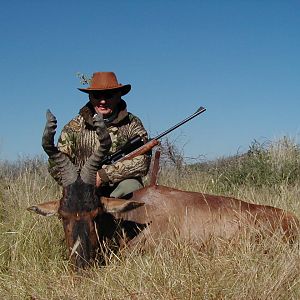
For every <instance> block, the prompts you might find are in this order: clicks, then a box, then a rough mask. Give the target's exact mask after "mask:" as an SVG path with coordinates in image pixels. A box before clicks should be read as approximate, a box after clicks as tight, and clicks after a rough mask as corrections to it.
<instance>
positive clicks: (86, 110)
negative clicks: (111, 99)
mask: <svg viewBox="0 0 300 300" xmlns="http://www.w3.org/2000/svg"><path fill="white" fill-rule="evenodd" d="M117 110H118V114H117V116H116V118H115V119H113V120H112V121H111V122H109V123H107V126H108V127H109V126H113V125H118V124H119V123H121V122H122V121H123V120H124V119H125V118H126V117H127V116H128V112H127V104H126V102H125V101H124V100H123V99H121V102H120V104H119V105H118V107H117ZM79 114H80V115H81V116H82V117H83V119H84V121H85V122H86V124H87V125H88V126H90V127H92V128H93V127H94V126H93V116H94V114H95V110H94V107H93V105H92V104H91V102H90V101H89V102H88V103H87V104H86V105H85V106H83V107H82V108H81V109H80V111H79Z"/></svg>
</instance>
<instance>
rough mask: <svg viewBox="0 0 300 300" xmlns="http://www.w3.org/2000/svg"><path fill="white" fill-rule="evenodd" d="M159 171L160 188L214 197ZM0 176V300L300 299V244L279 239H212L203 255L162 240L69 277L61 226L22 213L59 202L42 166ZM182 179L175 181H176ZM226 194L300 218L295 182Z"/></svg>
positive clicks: (198, 178) (205, 182)
mask: <svg viewBox="0 0 300 300" xmlns="http://www.w3.org/2000/svg"><path fill="white" fill-rule="evenodd" d="M186 172H187V173H186V174H182V173H181V174H176V171H174V170H164V172H162V174H161V177H160V178H161V179H160V183H161V184H164V185H169V186H173V187H176V188H180V189H184V190H193V191H202V192H207V193H215V192H217V191H216V190H214V188H213V186H214V185H213V184H212V180H213V177H212V176H210V175H208V174H206V173H199V172H195V171H186ZM4 175H5V176H1V178H2V179H1V185H0V202H1V203H0V205H1V214H0V235H1V240H0V295H1V296H0V297H1V298H2V299H297V300H298V299H300V282H299V278H300V277H299V274H300V272H299V266H300V265H299V262H300V261H299V260H300V251H299V249H300V247H299V246H300V244H299V241H297V242H296V243H295V244H294V245H287V244H286V243H284V242H282V240H281V239H280V237H276V236H274V237H269V238H266V239H264V240H262V241H261V242H260V243H253V241H252V240H251V237H246V236H244V237H243V238H242V239H240V240H237V241H235V242H234V243H229V242H228V241H214V240H212V241H211V243H209V244H207V245H205V246H204V247H202V249H201V250H199V249H197V248H196V247H193V246H191V245H189V244H188V243H186V242H184V241H181V240H177V239H172V240H170V239H167V238H163V237H162V239H161V240H160V241H157V247H156V248H155V249H154V250H153V251H152V252H148V253H144V254H141V253H137V252H136V251H133V252H132V253H127V254H126V255H123V254H122V255H121V254H120V255H119V256H112V257H111V258H110V262H109V264H108V265H107V266H106V267H101V268H99V267H97V266H92V267H91V268H90V269H89V270H88V271H86V272H84V273H82V274H80V275H78V274H74V273H72V271H71V269H70V267H69V265H68V259H67V256H66V249H65V245H64V241H63V231H62V226H61V224H60V222H59V220H57V219H56V218H42V217H39V216H36V215H33V214H30V213H29V212H27V211H26V207H28V206H29V205H32V204H33V203H37V202H42V201H47V200H52V199H55V198H58V197H59V194H60V190H59V189H58V188H57V186H56V184H55V183H54V182H53V181H52V180H51V178H50V177H49V175H48V174H47V170H45V169H44V167H43V166H39V167H38V168H36V169H34V168H33V169H30V168H27V169H26V168H25V169H22V170H20V171H19V172H15V173H14V174H13V175H12V176H8V175H7V174H4ZM179 175H180V176H179ZM228 194H230V195H233V196H236V197H238V198H241V199H246V200H248V201H250V202H255V203H264V204H271V205H274V206H277V207H282V208H284V209H287V210H289V211H292V212H294V213H295V214H296V215H297V216H298V217H300V207H299V205H300V204H299V196H300V183H299V184H294V185H293V186H289V185H287V184H286V185H285V184H281V185H278V186H274V187H269V186H268V187H255V186H247V185H244V186H235V187H233V188H232V190H230V191H228Z"/></svg>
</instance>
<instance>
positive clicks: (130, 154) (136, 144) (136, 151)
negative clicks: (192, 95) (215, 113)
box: [102, 106, 206, 165]
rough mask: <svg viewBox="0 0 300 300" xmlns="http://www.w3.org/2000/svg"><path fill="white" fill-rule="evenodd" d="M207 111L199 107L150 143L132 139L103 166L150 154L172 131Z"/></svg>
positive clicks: (106, 159) (110, 156)
mask: <svg viewBox="0 0 300 300" xmlns="http://www.w3.org/2000/svg"><path fill="white" fill-rule="evenodd" d="M205 111H206V108H204V107H202V106H201V107H199V108H198V109H197V110H196V112H194V113H193V114H192V115H190V116H189V117H187V118H186V119H184V120H183V121H181V122H179V123H178V124H176V125H174V126H173V127H171V128H169V129H168V130H166V131H164V132H162V133H161V134H159V135H157V136H156V137H155V138H153V139H150V140H149V141H148V142H146V143H144V141H143V138H142V137H140V136H136V137H134V138H132V139H130V140H129V141H128V142H127V143H126V144H125V145H124V146H123V147H122V148H121V149H120V150H118V151H116V152H115V153H113V154H111V155H108V156H106V157H105V158H104V159H103V160H102V164H103V165H110V164H112V163H115V162H117V161H122V160H125V159H132V158H134V157H136V156H138V155H142V154H146V153H148V152H149V151H150V150H151V149H152V148H153V147H155V146H157V145H158V144H159V141H158V140H159V139H161V138H162V137H164V136H165V135H167V134H168V133H170V132H171V131H173V130H175V129H176V128H178V127H179V126H181V125H183V124H184V123H186V122H188V121H190V120H191V119H193V118H195V117H196V116H198V115H200V114H202V113H203V112H205Z"/></svg>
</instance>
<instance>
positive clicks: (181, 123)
mask: <svg viewBox="0 0 300 300" xmlns="http://www.w3.org/2000/svg"><path fill="white" fill-rule="evenodd" d="M205 111H206V108H204V107H202V106H201V107H199V108H198V109H197V110H196V112H194V113H193V114H192V115H190V116H189V117H187V118H186V119H184V120H183V121H181V122H179V123H178V124H176V125H174V126H173V127H171V128H170V129H168V130H166V131H164V132H163V133H161V134H159V135H158V136H156V137H155V138H154V139H153V140H158V139H161V138H162V137H163V136H165V135H167V134H168V133H170V132H171V131H173V130H175V129H176V128H178V127H179V126H181V125H183V124H184V123H186V122H188V121H190V120H191V119H193V118H195V117H196V116H198V115H200V114H202V113H203V112H205Z"/></svg>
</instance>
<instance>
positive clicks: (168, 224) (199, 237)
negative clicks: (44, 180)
mask: <svg viewBox="0 0 300 300" xmlns="http://www.w3.org/2000/svg"><path fill="white" fill-rule="evenodd" d="M47 116H48V121H47V124H46V129H45V132H44V137H43V147H44V149H45V151H46V152H47V154H48V155H49V157H51V158H55V159H56V163H57V164H58V165H59V166H60V170H61V174H62V178H63V186H64V189H63V197H62V199H61V200H60V201H52V202H48V203H44V204H40V205H35V206H32V207H30V208H29V210H31V211H35V212H36V213H39V214H42V215H53V214H56V213H57V214H58V216H59V217H61V218H62V221H63V225H64V230H65V237H66V242H67V246H68V248H69V251H70V255H71V258H72V260H73V262H74V263H75V265H76V266H78V267H84V266H86V265H87V264H88V263H89V261H90V260H92V259H93V258H95V255H96V252H97V249H98V248H101V246H102V243H104V242H105V241H108V240H114V241H115V242H116V246H117V247H118V246H121V245H122V244H124V241H126V245H128V246H133V245H136V244H137V243H140V245H143V247H147V246H149V245H150V243H149V241H153V240H155V238H156V237H159V236H161V235H162V234H164V233H166V232H169V231H170V230H174V227H175V228H176V232H177V233H178V234H179V236H180V237H182V238H184V239H189V240H190V241H196V242H200V243H203V242H206V241H207V240H209V239H210V238H211V237H221V238H225V239H230V238H233V237H235V236H237V235H238V234H239V233H240V232H241V230H244V229H245V228H252V227H255V228H258V229H259V230H260V231H263V232H267V233H273V232H275V231H277V230H278V229H279V230H281V231H282V233H283V235H284V237H285V238H286V239H287V240H293V239H294V238H295V237H296V236H297V234H298V228H299V221H298V219H297V218H296V217H295V216H294V215H293V214H291V213H289V212H286V211H284V210H282V209H279V208H275V207H271V206H266V205H257V204H250V203H247V202H244V201H241V200H238V199H235V198H232V197H223V196H215V195H208V194H203V193H196V192H185V191H181V190H177V189H173V188H168V187H164V186H157V185H152V186H149V187H145V188H142V189H140V190H138V191H136V192H134V193H133V194H132V196H131V198H130V199H129V200H125V199H113V198H106V197H100V199H99V198H98V197H97V196H96V193H95V191H96V186H95V181H96V171H97V169H98V168H99V167H101V158H102V157H103V155H104V154H105V152H106V151H107V150H106V149H107V148H108V147H109V145H110V142H109V136H108V134H107V131H106V129H105V125H104V124H103V121H102V119H101V118H99V117H98V118H97V119H96V121H95V127H96V128H97V133H98V135H99V140H100V145H102V146H99V150H98V151H97V152H96V153H95V154H93V155H92V157H90V158H89V160H88V161H87V163H86V164H85V165H84V167H83V168H82V170H81V172H80V173H79V174H77V170H76V169H75V167H74V166H73V165H71V163H70V161H69V160H68V159H67V157H65V156H64V155H63V154H62V153H60V152H59V151H58V149H57V148H56V147H55V146H54V144H53V138H54V134H55V128H56V120H55V118H54V116H53V115H52V114H51V113H50V112H48V113H47ZM53 153H54V154H53ZM55 155H56V156H57V157H55ZM121 233H122V234H121ZM124 238H125V239H124Z"/></svg>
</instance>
